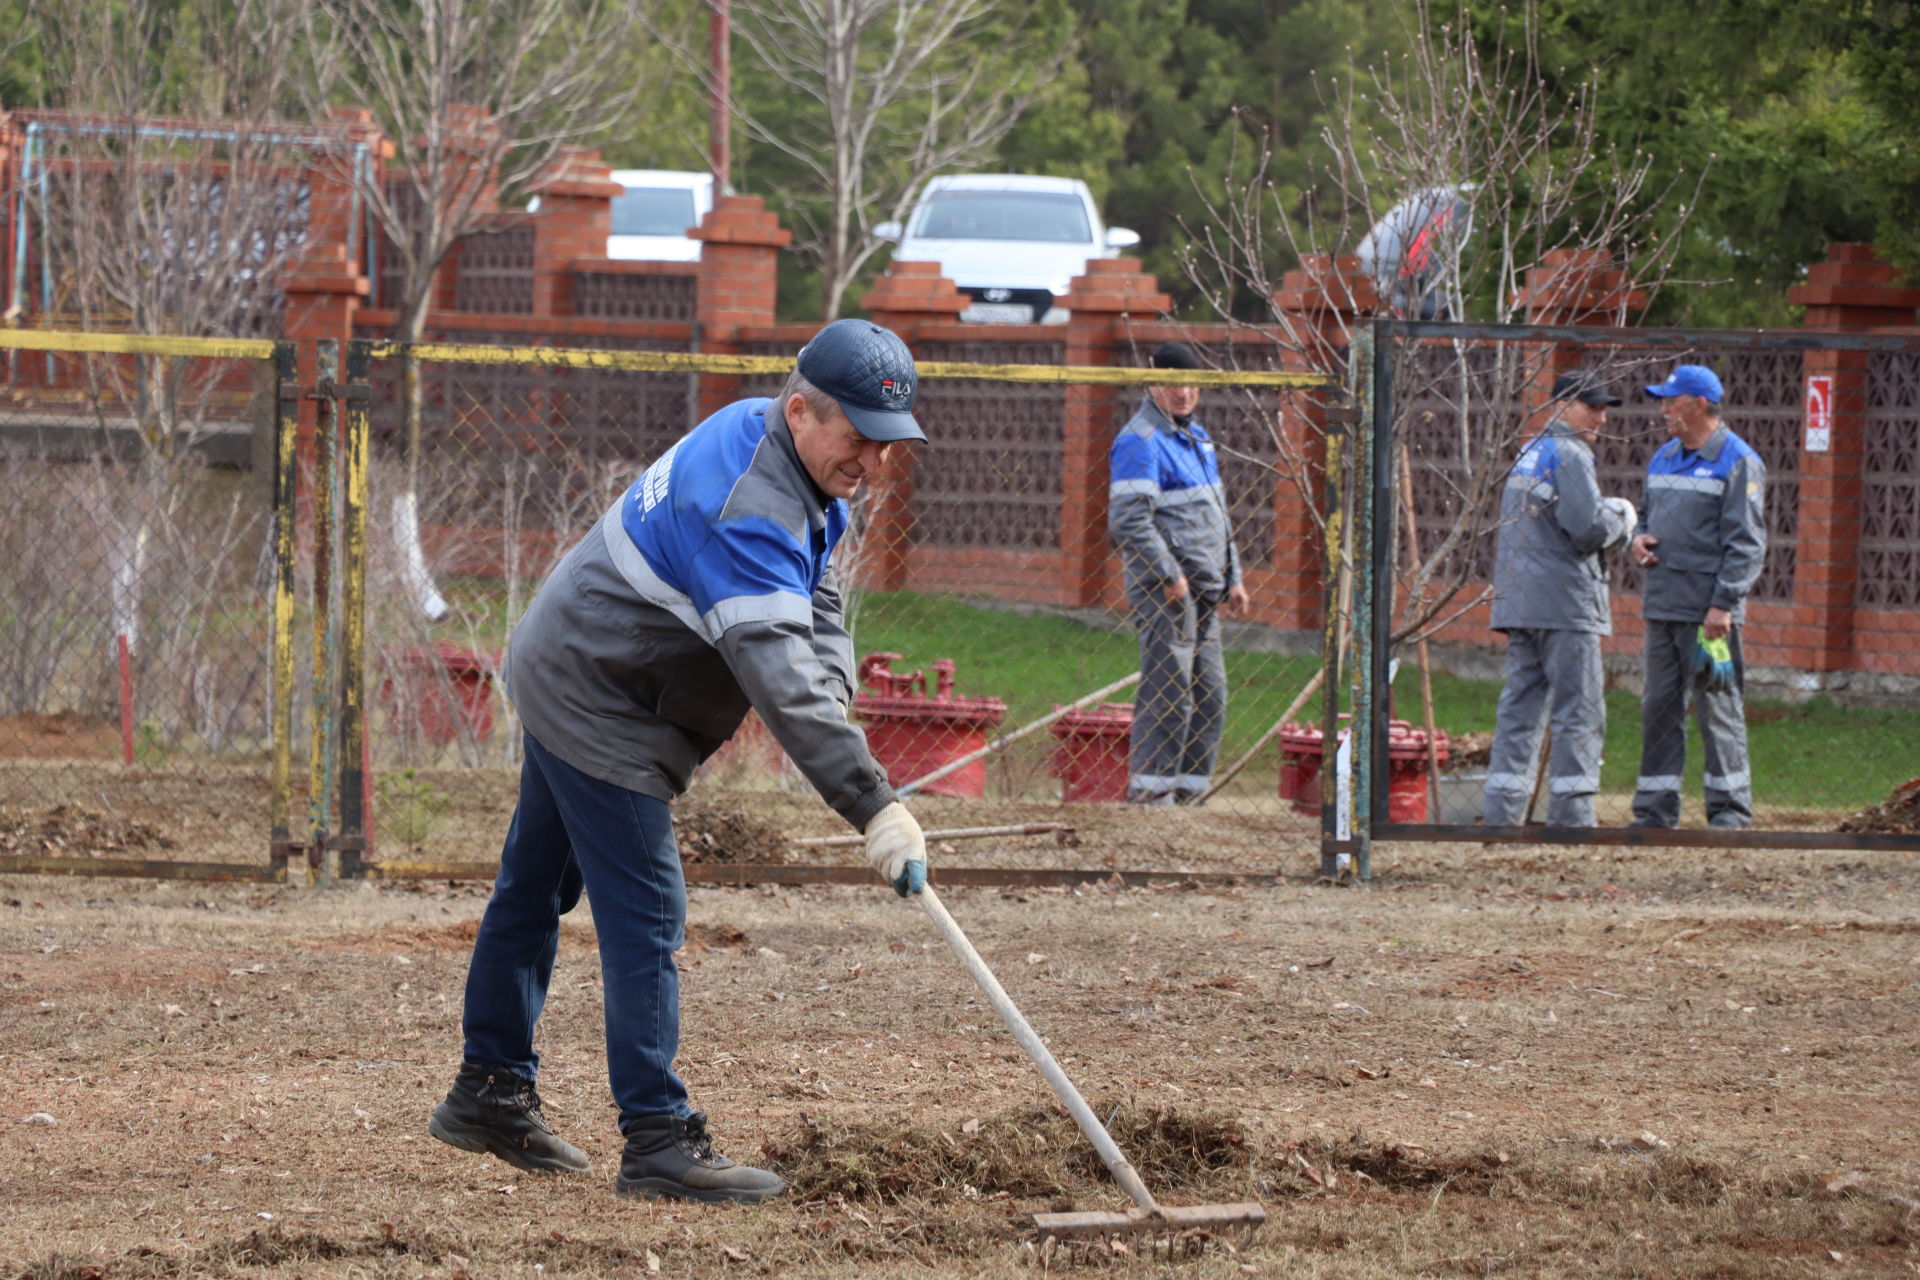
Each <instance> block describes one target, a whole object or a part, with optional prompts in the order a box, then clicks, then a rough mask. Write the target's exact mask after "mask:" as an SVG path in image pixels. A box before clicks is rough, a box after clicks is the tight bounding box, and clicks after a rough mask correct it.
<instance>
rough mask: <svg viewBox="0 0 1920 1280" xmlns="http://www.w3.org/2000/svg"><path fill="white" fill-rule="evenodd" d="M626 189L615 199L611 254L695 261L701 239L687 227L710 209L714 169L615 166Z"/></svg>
mask: <svg viewBox="0 0 1920 1280" xmlns="http://www.w3.org/2000/svg"><path fill="white" fill-rule="evenodd" d="M612 176H613V180H614V181H615V182H617V183H619V184H620V185H621V186H622V187H625V188H626V190H624V191H622V192H621V193H620V194H619V195H618V196H615V197H614V199H613V225H612V227H611V228H609V230H608V233H607V256H608V257H609V258H638V259H645V260H648V261H653V262H698V261H699V260H700V241H698V240H693V239H690V238H688V236H687V231H688V230H689V229H690V228H692V227H695V226H698V225H699V223H700V220H701V219H702V218H704V217H706V216H707V214H708V213H709V212H710V211H711V210H712V209H713V175H712V174H711V173H684V172H680V171H678V170H673V169H615V170H614V171H613V175H612Z"/></svg>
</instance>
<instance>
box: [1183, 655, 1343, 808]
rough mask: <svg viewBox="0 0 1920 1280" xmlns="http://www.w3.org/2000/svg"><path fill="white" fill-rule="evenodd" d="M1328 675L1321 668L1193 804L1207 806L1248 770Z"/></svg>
mask: <svg viewBox="0 0 1920 1280" xmlns="http://www.w3.org/2000/svg"><path fill="white" fill-rule="evenodd" d="M1326 674H1327V669H1326V668H1325V667H1321V668H1320V669H1319V670H1318V671H1316V672H1314V673H1313V679H1311V680H1309V681H1307V687H1306V688H1304V689H1302V690H1301V691H1300V693H1299V695H1298V696H1297V697H1295V698H1294V700H1293V702H1292V703H1291V704H1290V705H1289V706H1288V707H1287V709H1286V710H1285V711H1283V712H1281V713H1280V718H1279V719H1278V720H1275V721H1274V722H1273V727H1272V728H1271V729H1269V730H1267V731H1266V732H1265V733H1263V734H1261V735H1260V740H1259V741H1258V742H1256V743H1254V744H1253V745H1252V746H1251V747H1249V748H1247V753H1246V754H1245V755H1243V756H1241V757H1240V758H1239V759H1238V760H1235V761H1234V762H1233V763H1232V764H1230V765H1228V766H1227V770H1226V772H1225V773H1222V774H1221V775H1220V776H1219V777H1218V778H1216V779H1214V783H1213V785H1212V786H1210V787H1208V788H1207V789H1206V790H1205V791H1202V792H1201V793H1200V795H1199V797H1198V798H1196V799H1195V800H1194V801H1193V803H1194V804H1205V803H1206V802H1207V801H1208V800H1211V799H1212V798H1213V795H1214V793H1215V792H1216V791H1218V790H1220V788H1222V787H1224V786H1226V785H1227V784H1228V783H1229V782H1232V781H1233V779H1234V776H1235V775H1236V774H1238V773H1239V772H1240V771H1241V770H1242V769H1244V768H1246V767H1247V766H1248V765H1249V764H1251V763H1252V762H1253V758H1254V757H1255V756H1257V755H1259V754H1260V751H1261V749H1262V748H1263V747H1265V746H1266V745H1267V744H1268V743H1269V742H1272V741H1273V740H1274V739H1275V738H1277V737H1279V736H1280V730H1281V729H1283V728H1285V727H1286V724H1287V721H1289V720H1291V719H1293V718H1294V717H1295V716H1296V715H1298V714H1300V708H1301V707H1303V706H1305V705H1306V704H1307V699H1308V698H1311V697H1312V696H1313V691H1314V690H1315V689H1318V688H1319V687H1320V682H1321V680H1323V679H1325V678H1326Z"/></svg>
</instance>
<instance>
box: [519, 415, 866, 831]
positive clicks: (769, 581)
mask: <svg viewBox="0 0 1920 1280" xmlns="http://www.w3.org/2000/svg"><path fill="white" fill-rule="evenodd" d="M846 527H847V506H846V503H844V502H842V501H840V500H838V499H835V498H829V497H828V496H827V495H826V494H824V493H823V492H821V490H820V489H819V487H818V486H817V485H815V484H814V482H813V480H812V478H811V477H810V476H809V475H808V474H807V471H806V468H805V466H804V465H802V463H801V461H800V457H799V454H798V453H796V452H795V450H794V445H793V436H792V434H791V433H790V432H789V431H788V429H787V424H786V422H785V421H784V420H783V419H782V417H781V415H780V409H779V406H778V405H776V404H775V403H774V402H773V401H770V400H757V399H756V400H743V401H740V402H739V403H737V404H733V405H729V406H728V407H727V408H725V409H722V410H721V411H720V412H718V413H716V414H714V415H713V416H712V417H711V418H708V419H707V420H706V421H705V422H702V423H701V424H700V425H699V426H697V427H695V428H694V429H693V430H692V431H691V432H689V433H688V434H687V435H686V436H685V437H683V438H682V439H681V440H680V442H679V443H677V444H675V445H674V446H673V447H672V448H671V449H669V450H667V452H666V453H665V454H663V455H661V457H660V458H659V460H657V461H656V462H655V463H654V464H653V465H652V466H650V467H648V468H647V470H646V472H645V473H644V474H643V475H642V476H641V477H640V478H639V479H638V480H636V481H634V483H633V485H632V486H631V487H630V488H628V490H627V491H626V493H625V494H623V495H622V496H621V498H620V500H619V501H618V502H616V503H615V504H614V505H613V506H612V507H611V508H610V509H609V510H608V511H607V513H606V515H605V516H604V517H602V518H601V520H600V522H599V523H598V524H597V525H595V526H594V528H593V530H592V531H591V532H590V533H588V534H587V536H586V537H585V538H584V539H583V540H582V541H581V542H580V543H579V544H578V545H577V546H575V547H574V548H573V549H572V550H571V551H569V552H567V554H566V556H565V557H564V558H563V559H562V560H561V561H560V563H559V565H558V566H556V567H555V569H554V571H553V573H552V574H551V575H550V576H549V577H548V578H547V580H546V582H545V583H544V584H543V585H542V586H541V588H540V591H539V593H538V594H537V595H536V596H535V597H534V600H533V603H532V605H530V606H529V607H528V609H527V613H526V616H525V617H524V618H522V619H521V621H520V624H519V625H518V626H517V627H516V628H515V629H514V632H513V644H512V649H511V652H510V654H509V656H508V660H507V670H506V675H507V687H508V690H509V692H510V693H511V694H512V696H513V701H514V706H515V708H516V709H517V710H518V711H519V713H520V719H521V721H522V722H523V723H524V724H525V725H526V728H527V731H528V732H530V733H531V734H532V735H533V736H534V738H535V739H537V740H538V741H539V742H540V744H541V745H542V746H544V747H546V748H547V749H548V750H549V751H551V752H553V753H554V754H555V755H557V756H559V757H560V758H561V759H562V760H565V761H566V762H567V763H568V764H571V765H573V766H574V767H575V768H577V769H579V770H581V771H582V772H583V773H586V774H588V775H590V776H592V777H595V778H599V779H602V780H604V781H606V782H611V783H613V784H615V785H617V786H622V787H625V788H627V789H628V790H631V791H638V792H641V793H643V794H645V795H650V796H654V797H656V798H658V799H662V800H671V799H672V798H673V797H675V796H676V795H679V794H680V793H681V792H683V791H685V790H686V788H687V784H688V782H689V781H690V780H691V779H692V776H693V771H694V769H695V767H697V766H698V765H699V763H700V762H701V761H702V760H704V759H706V758H707V757H708V756H709V755H711V754H712V753H713V752H714V751H715V750H717V749H718V748H719V747H720V745H721V744H722V743H723V742H725V741H726V740H727V738H729V737H730V736H732V734H733V732H734V730H736V729H738V728H739V727H740V722H741V721H742V720H743V719H744V718H745V716H746V713H747V710H748V708H749V707H751V708H752V709H753V710H755V711H757V712H758V713H759V715H760V718H761V719H762V720H764V721H765V722H766V724H767V727H768V728H769V729H771V730H772V731H773V736H774V737H775V739H777V740H778V741H779V743H780V745H781V746H782V747H783V748H785V749H786V752H787V754H788V756H790V757H791V758H792V759H793V761H794V763H795V764H796V765H797V766H799V769H800V771H801V772H802V773H803V774H805V775H806V778H807V780H808V781H809V782H811V783H812V784H813V785H814V787H815V788H816V789H817V790H818V791H819V792H820V794H821V796H822V797H824V798H825V799H826V801H827V803H828V804H830V805H831V806H833V808H834V809H835V810H837V811H838V812H839V813H840V815H841V816H842V817H844V818H846V820H847V821H848V822H851V823H852V824H853V825H854V826H855V827H857V828H864V827H865V826H866V824H867V820H868V819H869V818H871V817H872V816H873V815H874V814H876V813H878V812H879V811H880V810H881V809H882V808H883V807H885V806H886V805H887V803H888V802H890V801H891V800H892V799H893V789H892V788H891V787H890V786H889V785H888V784H887V779H886V775H885V773H884V772H883V771H882V770H881V768H880V767H879V765H878V764H876V763H875V761H874V759H873V756H872V754H871V753H870V752H869V751H868V749H867V743H866V737H865V735H863V734H862V733H861V732H860V730H859V729H858V728H856V727H854V726H853V725H850V724H848V723H847V720H846V714H845V711H844V710H843V707H844V706H845V704H846V703H847V702H848V701H849V700H850V699H851V697H852V695H853V680H854V675H853V643H852V641H851V640H850V639H849V637H848V636H847V633H846V631H845V629H844V628H843V627H842V626H841V601H840V592H839V589H838V587H837V585H836V582H835V578H834V574H833V571H832V569H831V568H830V566H829V564H828V561H829V559H830V558H831V557H832V555H833V548H834V544H835V543H836V542H838V541H839V539H840V535H841V534H842V533H844V532H845V531H846Z"/></svg>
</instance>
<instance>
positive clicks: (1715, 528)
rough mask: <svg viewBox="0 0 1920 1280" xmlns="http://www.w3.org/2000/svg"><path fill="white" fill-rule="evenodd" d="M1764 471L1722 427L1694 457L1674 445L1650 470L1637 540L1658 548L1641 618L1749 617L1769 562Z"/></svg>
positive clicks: (1660, 453)
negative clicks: (1647, 539) (1648, 538)
mask: <svg viewBox="0 0 1920 1280" xmlns="http://www.w3.org/2000/svg"><path fill="white" fill-rule="evenodd" d="M1766 494H1767V468H1766V465H1765V464H1764V463H1762V462H1761V461H1760V455H1759V454H1757V453H1755V452H1754V451H1753V447H1752V446H1751V445H1749V444H1748V443H1747V442H1746V441H1745V440H1742V439H1741V438H1740V437H1739V436H1737V435H1735V434H1733V432H1731V431H1729V430H1728V429H1727V425H1726V424H1725V423H1724V422H1723V423H1721V424H1720V425H1719V426H1718V427H1715V428H1714V431H1713V434H1712V435H1710V436H1708V437H1707V439H1706V441H1705V442H1704V443H1703V444H1702V445H1701V446H1700V447H1699V448H1698V449H1697V450H1693V451H1688V450H1686V449H1683V448H1682V447H1681V445H1680V442H1679V441H1678V440H1669V441H1667V443H1666V444H1664V445H1662V446H1661V447H1660V449H1659V451H1658V452H1656V453H1655V454H1654V455H1653V458H1652V460H1651V461H1650V462H1648V463H1647V481H1646V489H1645V492H1644V497H1643V499H1642V501H1641V504H1640V526H1639V528H1638V529H1636V530H1635V531H1634V532H1635V533H1636V534H1641V533H1651V534H1652V535H1653V536H1654V537H1656V538H1658V539H1659V540H1660V545H1659V546H1657V547H1655V548H1654V549H1653V551H1654V554H1655V555H1657V556H1658V557H1660V563H1658V564H1656V565H1654V566H1653V567H1651V568H1650V569H1648V570H1647V581H1646V586H1645V587H1644V588H1643V592H1644V594H1643V597H1642V604H1641V614H1642V616H1644V617H1647V618H1650V619H1654V620H1656V621H1660V622H1699V621H1701V620H1703V619H1704V618H1705V617H1706V615H1707V610H1708V609H1725V610H1726V611H1727V612H1729V613H1731V614H1732V615H1733V619H1734V621H1735V622H1740V621H1743V620H1744V619H1745V617H1746V601H1747V593H1748V592H1749V591H1751V590H1753V584H1754V582H1755V581H1757V580H1758V579H1759V577H1760V570H1761V567H1762V566H1763V565H1764V564H1765V562H1766V558H1767V520H1766Z"/></svg>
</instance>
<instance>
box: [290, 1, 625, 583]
mask: <svg viewBox="0 0 1920 1280" xmlns="http://www.w3.org/2000/svg"><path fill="white" fill-rule="evenodd" d="M643 3H646V0H413V2H411V3H406V4H396V3H392V2H391V0H318V3H317V4H316V5H315V6H314V8H313V10H312V13H313V21H312V24H311V26H310V28H309V32H308V37H309V42H310V44H311V45H312V47H314V48H316V49H323V50H327V51H328V52H327V53H326V54H325V55H323V56H321V57H319V58H318V59H317V66H318V69H319V74H317V75H316V76H315V77H314V80H313V84H312V86H311V90H312V99H311V100H312V103H313V106H314V109H316V110H318V109H320V108H322V107H324V105H326V104H327V103H328V102H340V103H350V104H352V105H355V106H362V107H365V108H367V109H369V110H370V111H371V112H372V114H373V119H374V123H375V124H376V125H377V126H378V127H379V129H380V131H381V132H382V133H383V134H384V135H385V136H386V139H387V140H388V142H389V143H390V144H391V146H392V148H393V154H392V159H391V162H390V163H389V164H388V165H387V166H386V167H384V168H382V167H379V166H375V167H373V168H372V169H367V170H358V171H351V170H350V171H348V172H345V173H343V175H342V176H343V178H346V179H348V180H350V181H352V182H353V183H354V185H355V186H356V187H357V188H358V189H359V193H360V197H361V199H363V200H364V201H365V202H366V204H367V207H368V208H369V209H370V210H371V211H372V213H373V215H374V218H375V220H376V221H377V222H378V224H379V226H380V229H381V230H382V231H383V232H384V233H385V235H386V237H387V239H388V240H390V241H391V243H392V245H393V249H394V263H393V265H394V269H395V278H394V279H393V287H392V290H391V297H392V302H393V307H394V309H395V311H396V313H397V316H398V319H397V323H396V327H395V335H394V336H395V338H396V339H397V340H398V341H400V342H405V343H412V342H418V341H419V340H420V338H421V336H422V334H423V333H424V332H425V328H426V320H427V310H428V307H429V305H430V303H431V301H432V297H433V286H434V278H435V274H436V273H437V272H438V271H439V269H440V266H441V264H442V263H443V262H445V261H446V258H447V255H448V253H449V252H450V251H451V250H452V249H453V247H454V246H455V245H456V244H457V243H459V241H460V240H461V239H462V238H464V237H467V236H470V235H475V234H478V233H483V232H487V231H493V230H498V229H499V228H500V226H501V225H502V221H501V210H502V209H515V208H519V207H521V206H522V205H523V204H524V202H525V201H526V199H527V196H528V195H529V193H530V192H531V191H532V189H533V188H534V186H535V184H536V181H537V179H538V178H539V176H540V175H541V174H542V172H544V171H545V170H547V169H548V168H549V167H550V166H551V165H552V164H553V163H554V161H555V159H556V157H557V156H558V155H559V153H560V151H561V149H562V148H563V147H566V146H569V145H574V144H578V143H582V142H584V141H586V140H588V139H590V138H593V137H595V136H596V135H598V134H599V133H601V132H602V131H603V130H605V129H606V128H608V127H609V126H610V125H612V124H614V123H615V122H617V121H619V120H620V119H621V118H622V117H623V116H624V114H625V113H626V112H627V110H628V107H629V106H630V105H631V103H632V102H633V101H634V99H635V98H636V96H637V95H638V94H639V93H640V92H641V91H642V90H643V89H646V88H647V87H648V86H646V85H645V84H644V83H643V82H642V81H641V80H640V78H639V77H637V76H636V75H635V74H634V73H633V68H632V64H631V61H630V60H629V58H628V56H627V53H628V50H629V49H630V48H631V43H632V37H633V33H634V32H635V31H636V30H637V29H638V26H637V24H638V23H639V20H640V17H641V6H642V4H643ZM402 386H403V396H402V400H403V411H404V416H405V427H404V440H405V444H404V450H405V459H406V482H405V485H404V488H403V489H402V491H401V492H400V493H398V494H396V495H395V497H394V502H393V518H394V526H395V529H394V531H395V535H396V537H397V538H398V539H399V540H400V541H401V543H402V544H403V546H404V547H407V548H410V549H411V553H410V554H409V557H408V558H409V561H410V563H414V564H417V565H419V566H420V570H419V572H418V573H416V574H412V575H410V576H411V577H412V579H413V585H414V589H415V591H416V594H417V596H418V603H419V605H420V607H421V609H422V610H423V611H424V612H425V613H427V614H428V615H429V616H430V617H435V618H437V617H440V616H443V615H444V614H445V613H446V610H447V605H446V602H445V600H443V599H442V598H441V596H440V593H439V591H438V590H437V589H436V588H435V586H434V584H433V581H432V579H431V578H430V577H429V576H428V575H427V573H426V570H425V558H424V556H422V555H419V554H418V548H419V529H418V508H419V498H418V495H419V487H420V474H419V467H420V457H421V440H420V436H421V429H422V416H423V391H422V387H421V382H420V372H419V366H418V364H417V362H415V361H413V360H411V359H408V360H406V361H404V362H403V367H402Z"/></svg>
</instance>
